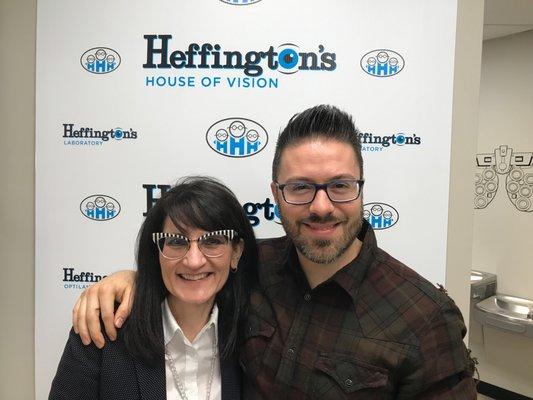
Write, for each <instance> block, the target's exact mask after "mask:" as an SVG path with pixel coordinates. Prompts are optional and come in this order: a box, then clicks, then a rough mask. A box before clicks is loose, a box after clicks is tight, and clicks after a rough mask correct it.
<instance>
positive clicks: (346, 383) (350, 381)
mask: <svg viewBox="0 0 533 400" xmlns="http://www.w3.org/2000/svg"><path fill="white" fill-rule="evenodd" d="M344 384H345V385H346V387H352V385H353V381H352V380H351V379H349V378H348V379H346V380H345V381H344Z"/></svg>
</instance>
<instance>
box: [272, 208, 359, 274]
mask: <svg viewBox="0 0 533 400" xmlns="http://www.w3.org/2000/svg"><path fill="white" fill-rule="evenodd" d="M280 219H281V223H282V225H283V228H284V229H285V232H286V233H287V236H288V237H289V238H291V239H292V241H293V243H294V246H295V247H296V249H297V250H298V251H299V252H300V253H301V254H303V255H304V256H305V257H306V258H307V259H309V260H310V261H312V262H314V263H317V264H329V263H332V262H334V261H336V260H337V259H339V257H340V256H342V255H343V254H344V253H345V252H346V250H348V248H349V247H350V246H351V245H352V243H353V242H354V241H355V240H356V238H357V235H358V234H359V231H360V230H361V226H362V224H363V210H361V212H360V214H359V215H356V216H353V217H351V218H348V219H347V220H344V221H343V220H339V219H337V218H335V217H334V216H333V215H331V214H330V215H327V216H326V217H319V216H317V215H316V214H311V215H310V216H309V217H307V218H305V219H302V220H298V221H296V222H290V221H288V220H287V219H286V218H285V217H284V216H283V211H282V210H281V208H280ZM304 222H310V223H339V222H340V225H339V226H340V227H341V228H342V235H341V236H340V237H339V238H338V239H334V240H329V239H311V238H306V237H304V236H303V235H302V234H301V232H300V228H301V225H302V224H303V223H304Z"/></svg>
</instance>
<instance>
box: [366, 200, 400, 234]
mask: <svg viewBox="0 0 533 400" xmlns="http://www.w3.org/2000/svg"><path fill="white" fill-rule="evenodd" d="M363 217H364V219H366V220H367V221H368V223H369V224H370V225H371V226H372V228H374V229H375V230H382V229H388V228H392V227H393V226H394V225H396V223H397V222H398V220H399V219H400V215H399V214H398V211H397V210H396V209H395V208H394V207H393V206H391V205H389V204H385V203H366V204H365V205H363Z"/></svg>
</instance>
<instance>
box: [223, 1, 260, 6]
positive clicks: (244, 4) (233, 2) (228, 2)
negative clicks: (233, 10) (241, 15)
mask: <svg viewBox="0 0 533 400" xmlns="http://www.w3.org/2000/svg"><path fill="white" fill-rule="evenodd" d="M220 1H221V2H222V3H226V4H231V5H232V6H249V5H250V4H256V3H259V2H260V1H261V0H220Z"/></svg>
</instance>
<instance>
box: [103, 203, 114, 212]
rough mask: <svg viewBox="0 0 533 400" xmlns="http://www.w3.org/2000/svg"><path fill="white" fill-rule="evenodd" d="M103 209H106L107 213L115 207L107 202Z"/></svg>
mask: <svg viewBox="0 0 533 400" xmlns="http://www.w3.org/2000/svg"><path fill="white" fill-rule="evenodd" d="M105 208H107V210H108V211H113V210H114V209H115V205H114V204H113V203H111V202H109V203H107V204H106V205H105Z"/></svg>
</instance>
